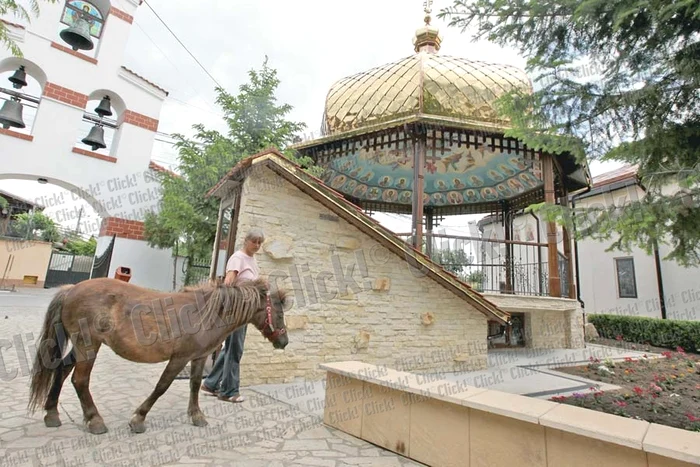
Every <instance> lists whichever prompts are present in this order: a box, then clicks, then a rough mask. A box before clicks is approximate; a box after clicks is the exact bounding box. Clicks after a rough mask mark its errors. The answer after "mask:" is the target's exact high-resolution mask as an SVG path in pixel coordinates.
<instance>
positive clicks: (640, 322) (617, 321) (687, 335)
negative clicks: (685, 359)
mask: <svg viewBox="0 0 700 467" xmlns="http://www.w3.org/2000/svg"><path fill="white" fill-rule="evenodd" d="M586 318H587V320H588V322H589V323H592V324H593V325H594V326H595V328H596V330H597V331H598V334H599V335H600V337H606V338H609V339H616V338H617V337H618V336H622V339H623V340H625V341H627V342H635V343H639V344H648V345H653V346H655V347H665V348H668V349H674V350H675V349H676V347H681V348H682V349H683V350H686V351H688V352H698V350H700V321H679V320H668V319H659V318H646V317H640V316H624V315H604V314H600V315H599V314H589V315H587V316H586Z"/></svg>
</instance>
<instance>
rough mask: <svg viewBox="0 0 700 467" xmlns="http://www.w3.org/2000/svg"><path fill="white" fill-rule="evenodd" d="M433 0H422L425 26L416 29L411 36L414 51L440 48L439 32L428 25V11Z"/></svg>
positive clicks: (430, 10)
mask: <svg viewBox="0 0 700 467" xmlns="http://www.w3.org/2000/svg"><path fill="white" fill-rule="evenodd" d="M432 7H433V0H423V11H424V12H425V19H424V21H425V26H423V27H422V28H420V29H418V30H417V31H416V35H415V37H414V38H413V45H414V49H415V51H416V52H428V53H435V52H437V51H438V50H440V42H441V41H442V39H441V38H440V32H439V31H438V29H437V28H436V27H435V26H431V25H430V20H431V19H432V18H431V17H430V13H431V12H432Z"/></svg>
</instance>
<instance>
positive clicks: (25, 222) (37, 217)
mask: <svg viewBox="0 0 700 467" xmlns="http://www.w3.org/2000/svg"><path fill="white" fill-rule="evenodd" d="M10 229H11V232H10V235H11V236H14V237H20V238H23V239H25V240H42V241H45V242H57V241H58V240H60V238H61V234H60V232H59V231H58V227H56V223H55V222H54V221H53V219H51V218H50V217H48V216H47V215H46V214H44V213H43V212H41V211H31V212H23V213H21V214H17V215H16V216H15V217H14V219H13V222H12V224H11V227H10Z"/></svg>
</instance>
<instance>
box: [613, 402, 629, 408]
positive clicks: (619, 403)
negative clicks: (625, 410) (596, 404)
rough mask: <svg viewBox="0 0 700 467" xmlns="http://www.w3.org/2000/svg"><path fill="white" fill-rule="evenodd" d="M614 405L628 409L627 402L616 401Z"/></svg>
mask: <svg viewBox="0 0 700 467" xmlns="http://www.w3.org/2000/svg"><path fill="white" fill-rule="evenodd" d="M613 404H615V405H616V406H618V407H627V402H625V401H614V402H613Z"/></svg>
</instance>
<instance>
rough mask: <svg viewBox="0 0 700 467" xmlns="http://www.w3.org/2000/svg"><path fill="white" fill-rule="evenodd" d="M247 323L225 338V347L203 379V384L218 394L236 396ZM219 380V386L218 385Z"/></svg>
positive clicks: (238, 389)
mask: <svg viewBox="0 0 700 467" xmlns="http://www.w3.org/2000/svg"><path fill="white" fill-rule="evenodd" d="M247 329H248V325H244V326H241V327H240V328H238V329H236V330H235V331H233V332H232V333H231V334H230V335H229V336H228V337H227V338H226V347H225V348H224V350H223V352H221V353H219V356H218V357H217V359H216V362H215V363H214V367H213V368H212V369H211V373H209V376H207V377H206V379H205V380H204V384H205V385H206V386H207V387H208V388H210V389H214V390H216V389H218V390H219V396H221V397H233V396H238V395H239V391H240V386H239V385H240V383H241V366H240V363H241V357H242V356H243V343H244V342H245V333H246V330H247ZM219 382H221V387H219Z"/></svg>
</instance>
